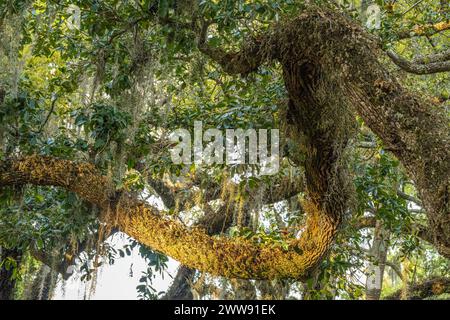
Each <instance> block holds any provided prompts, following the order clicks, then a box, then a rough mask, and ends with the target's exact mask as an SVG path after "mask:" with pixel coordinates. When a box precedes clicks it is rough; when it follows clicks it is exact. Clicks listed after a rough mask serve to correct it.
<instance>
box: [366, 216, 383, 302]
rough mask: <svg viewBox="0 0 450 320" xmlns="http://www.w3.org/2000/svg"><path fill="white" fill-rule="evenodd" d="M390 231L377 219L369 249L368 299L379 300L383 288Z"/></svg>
mask: <svg viewBox="0 0 450 320" xmlns="http://www.w3.org/2000/svg"><path fill="white" fill-rule="evenodd" d="M388 241H389V231H387V230H386V229H385V228H384V227H383V224H382V222H381V221H377V224H376V227H375V229H374V235H373V242H372V246H371V248H370V250H369V266H368V269H367V278H366V299H367V300H379V299H380V295H381V290H382V288H383V276H384V269H385V266H386V258H387V251H388Z"/></svg>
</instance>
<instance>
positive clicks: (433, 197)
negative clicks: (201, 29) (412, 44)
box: [206, 8, 450, 257]
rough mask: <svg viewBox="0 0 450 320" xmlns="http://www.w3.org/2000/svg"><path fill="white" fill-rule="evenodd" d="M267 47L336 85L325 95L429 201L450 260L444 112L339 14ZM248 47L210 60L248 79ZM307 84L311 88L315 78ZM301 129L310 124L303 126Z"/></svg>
mask: <svg viewBox="0 0 450 320" xmlns="http://www.w3.org/2000/svg"><path fill="white" fill-rule="evenodd" d="M324 37H326V40H325V38H324ZM263 39H264V40H263V41H262V40H261V41H259V42H257V43H255V45H254V46H253V48H254V47H255V46H256V47H258V48H259V49H258V50H256V52H257V53H258V55H259V56H261V55H262V52H266V51H270V52H271V53H270V54H267V56H269V57H270V58H273V59H275V60H277V61H279V62H280V63H281V64H282V66H283V69H284V70H285V71H287V72H291V71H292V70H294V69H295V68H301V67H302V66H305V65H306V63H309V65H310V66H312V67H313V68H322V71H323V73H324V74H323V76H322V78H325V77H327V78H328V79H330V82H329V85H328V89H327V90H329V92H332V94H329V95H328V99H330V100H332V99H336V96H341V97H342V99H341V101H340V103H343V104H344V105H347V106H348V110H346V111H343V112H349V111H350V110H352V109H353V110H355V111H356V112H357V113H358V114H359V115H360V116H361V118H362V119H363V120H364V121H365V123H366V125H367V126H368V127H369V128H370V129H371V130H372V131H373V132H374V133H375V134H377V135H378V136H379V137H380V138H381V139H382V140H383V142H384V145H385V146H386V148H388V149H389V150H391V151H392V152H393V153H394V155H395V156H396V157H397V158H398V159H399V160H400V161H401V162H402V163H403V165H404V166H405V167H406V169H407V171H408V173H409V174H410V176H411V177H412V178H413V180H414V182H415V183H416V186H417V188H418V192H419V195H420V198H421V200H422V201H423V204H424V209H425V211H426V213H427V216H428V222H429V230H430V231H431V232H432V234H433V235H432V238H433V239H432V240H433V241H432V242H433V244H434V245H435V246H436V248H437V249H438V251H439V252H440V253H441V254H443V255H444V256H447V257H450V214H449V212H450V208H449V206H450V194H449V193H450V190H449V188H450V187H449V184H450V181H449V180H450V179H449V177H450V130H449V128H448V116H447V114H446V113H445V110H443V109H439V108H436V107H435V105H434V104H433V103H432V101H431V100H430V99H427V98H424V97H418V96H417V95H415V94H413V93H411V92H409V91H408V90H406V89H405V88H404V87H403V86H402V85H401V84H400V83H399V82H398V80H397V79H396V78H395V77H394V76H392V75H390V74H389V73H388V72H387V70H386V68H385V67H384V66H383V65H382V64H381V63H380V62H379V58H380V57H381V56H382V51H381V45H380V43H379V42H378V41H376V40H374V39H373V37H371V36H370V35H368V34H367V32H366V31H364V30H363V29H362V28H361V27H360V26H358V25H356V24H355V23H354V22H352V21H350V20H348V19H347V18H346V17H344V16H342V15H341V14H339V13H336V12H333V11H331V10H326V9H319V8H312V9H310V10H308V11H306V12H304V13H302V14H301V15H299V16H298V17H296V18H294V19H292V20H290V21H286V22H284V23H280V24H278V25H276V26H274V28H273V30H272V32H271V33H270V34H269V35H266V36H265V37H264V38H263ZM248 47H250V48H252V46H250V45H249V44H246V47H245V48H243V50H242V51H241V52H239V53H234V54H229V55H226V54H223V53H222V54H221V55H220V56H219V59H217V58H218V57H217V56H215V55H213V54H209V56H210V57H211V58H212V59H214V60H215V61H217V62H219V63H220V64H221V65H222V66H225V68H224V70H225V71H227V68H226V66H227V65H229V64H230V63H232V62H234V63H235V64H239V62H240V61H243V62H244V63H243V66H242V67H243V69H245V71H249V70H252V69H254V68H255V67H256V66H255V64H254V63H252V64H248V63H246V61H247V60H245V59H244V58H243V57H246V56H247V53H248V50H247V49H246V48H248ZM206 53H207V54H208V52H206ZM258 61H260V62H263V61H264V59H262V58H260V59H259V60H258ZM249 66H251V68H248V67H249ZM244 67H245V68H244ZM443 69H447V67H445V68H443ZM237 70H239V68H236V69H235V70H233V71H237ZM303 71H306V70H303ZM306 81H307V83H308V84H309V83H311V82H312V81H313V78H310V79H309V80H306ZM289 82H293V83H295V82H297V83H301V82H302V78H301V77H299V76H298V74H297V75H294V77H293V78H292V79H290V78H289V77H285V84H286V88H287V90H288V92H289V96H290V97H291V100H293V99H292V96H295V95H298V94H300V95H301V96H302V97H304V96H305V93H304V92H302V90H301V88H299V87H298V86H297V87H296V86H292V85H290V83H289ZM323 99H326V97H325V96H324V97H322V100H323ZM305 110H307V108H306V109H305ZM329 112H331V111H329ZM307 116H308V113H307V112H302V113H299V114H295V115H294V116H293V117H294V118H296V119H301V118H302V117H307ZM309 121H314V118H313V117H310V119H309ZM303 124H305V121H302V122H301V123H299V125H303ZM299 129H300V130H301V129H302V128H301V127H299ZM318 150H320V149H318ZM306 171H308V170H306Z"/></svg>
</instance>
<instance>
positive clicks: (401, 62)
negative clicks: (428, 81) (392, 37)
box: [387, 50, 450, 74]
mask: <svg viewBox="0 0 450 320" xmlns="http://www.w3.org/2000/svg"><path fill="white" fill-rule="evenodd" d="M387 55H388V56H389V58H391V60H392V61H393V62H394V63H395V64H396V65H397V66H399V67H400V68H401V69H403V70H405V71H406V72H409V73H414V74H432V73H439V72H446V71H450V61H439V62H429V63H426V64H421V63H417V62H416V61H412V62H410V61H408V60H406V59H405V58H403V57H401V56H399V55H398V54H397V53H395V52H394V51H392V50H388V51H387Z"/></svg>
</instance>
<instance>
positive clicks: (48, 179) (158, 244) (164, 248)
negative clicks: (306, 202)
mask: <svg viewBox="0 0 450 320" xmlns="http://www.w3.org/2000/svg"><path fill="white" fill-rule="evenodd" d="M26 183H29V184H35V185H46V186H49V185H52V186H59V187H63V188H66V189H67V190H70V191H72V192H75V193H77V194H78V195H79V196H80V197H81V198H83V199H84V200H86V201H89V202H91V203H94V204H96V205H98V206H99V207H101V208H102V209H103V210H102V212H104V211H107V212H108V211H109V214H106V215H104V216H102V217H100V218H101V219H102V221H103V222H105V223H107V224H109V225H110V226H116V225H117V226H118V227H119V229H120V230H121V231H123V232H125V233H126V234H128V235H129V236H131V237H133V238H135V239H136V240H137V241H139V242H140V243H142V244H144V245H147V246H149V247H151V248H153V249H155V250H159V251H161V252H163V253H165V254H167V255H169V256H171V257H173V258H174V259H176V260H178V261H180V262H181V263H182V264H184V265H187V266H189V267H193V268H195V269H199V270H202V271H205V272H209V273H211V274H213V275H222V276H226V277H230V278H233V277H234V278H247V279H266V278H302V277H305V276H307V274H308V272H309V271H310V270H311V269H312V268H314V267H315V266H316V264H317V262H318V261H320V258H321V257H322V254H324V252H326V251H327V250H328V246H329V245H330V243H331V241H332V237H331V236H332V235H333V234H334V233H335V231H336V230H335V223H334V222H333V221H332V220H331V219H330V218H328V219H327V218H326V217H320V216H318V215H317V213H316V214H314V212H312V214H313V215H312V216H311V218H310V220H309V230H308V227H307V230H306V231H304V232H303V234H302V237H301V238H300V239H299V240H296V239H294V240H291V241H290V242H289V246H290V249H289V250H285V249H283V248H282V247H281V246H273V245H264V244H255V243H253V242H251V241H248V240H243V239H240V238H232V239H230V238H225V237H218V238H216V237H211V236H209V235H207V234H206V233H205V231H204V229H201V228H198V227H197V228H192V229H187V228H186V227H185V226H184V225H182V224H180V223H179V222H177V221H173V220H171V219H169V218H167V217H165V216H164V215H163V214H162V213H161V212H158V211H157V210H156V209H155V208H153V207H151V206H149V205H147V204H145V203H142V202H140V201H139V200H137V199H135V198H134V197H133V196H131V195H130V194H127V193H126V192H119V193H116V192H115V191H114V188H113V187H112V183H111V182H110V181H109V179H108V178H106V177H105V176H102V175H101V174H99V172H98V171H97V170H95V168H94V167H93V166H92V165H90V164H86V163H77V162H73V161H68V160H60V159H56V158H49V157H41V156H29V157H24V158H22V159H17V160H12V159H9V160H5V161H2V162H0V186H7V185H16V184H26ZM313 206H314V204H310V207H311V208H314V207H313ZM311 229H312V230H311Z"/></svg>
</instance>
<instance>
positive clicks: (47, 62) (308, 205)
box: [0, 1, 450, 299]
mask: <svg viewBox="0 0 450 320" xmlns="http://www.w3.org/2000/svg"><path fill="white" fill-rule="evenodd" d="M363 2H364V1H363ZM69 4H71V2H70V1H57V2H42V1H10V2H7V3H6V4H5V5H2V6H1V14H2V15H1V20H0V21H1V22H0V23H1V27H2V39H7V38H8V37H9V40H7V41H5V42H3V41H2V45H3V47H2V52H3V56H2V65H3V67H2V68H4V69H5V70H4V79H3V78H1V80H2V82H0V86H1V87H0V93H1V94H0V99H1V100H0V102H1V103H2V110H1V114H0V115H1V119H2V125H1V127H0V139H1V141H2V149H3V150H2V158H1V161H0V184H1V187H2V200H1V201H2V202H1V203H2V212H3V214H2V218H1V219H2V220H1V221H2V222H1V224H0V226H1V227H2V232H1V233H0V245H1V246H2V247H5V248H13V249H17V248H20V250H24V251H26V252H29V253H31V255H32V256H34V257H35V258H36V259H38V260H40V261H42V262H44V263H46V264H48V265H49V266H50V267H51V268H52V269H54V270H56V271H57V272H60V273H62V274H65V272H66V271H67V270H66V269H67V267H68V266H69V265H70V264H72V263H73V262H74V259H75V257H76V256H78V255H79V254H80V253H81V252H83V251H85V250H88V249H93V250H94V251H96V252H97V254H101V253H102V252H103V251H105V250H107V248H106V247H105V246H104V245H103V244H102V241H103V240H104V239H106V238H107V236H109V235H110V234H112V233H115V232H117V231H121V232H123V233H125V234H127V235H129V236H130V237H132V238H133V239H135V240H136V241H137V242H138V243H140V244H142V245H145V246H147V247H148V248H151V249H152V250H156V251H158V252H160V253H162V254H164V255H167V256H170V257H172V258H174V259H175V260H177V261H179V262H180V263H182V264H183V265H184V267H182V269H180V270H179V274H180V277H178V276H177V277H176V279H177V280H176V281H175V284H176V285H175V287H173V290H172V291H177V289H178V290H180V288H184V289H182V290H181V291H184V292H182V293H180V292H179V294H182V295H184V296H185V295H186V290H187V288H189V287H190V285H188V284H187V282H186V278H190V279H191V280H192V279H193V277H194V276H195V271H194V270H199V271H201V272H205V273H207V274H209V275H213V276H223V277H226V278H229V279H240V280H233V281H232V282H231V284H232V286H233V287H234V288H235V291H236V292H239V291H242V290H246V289H245V288H244V287H245V286H246V285H248V282H242V281H243V279H253V280H257V282H256V283H257V286H260V291H263V290H261V289H263V288H264V286H266V285H267V283H265V282H264V281H265V280H276V281H288V280H289V279H292V280H295V281H302V282H304V283H306V286H309V287H310V289H311V290H312V291H311V292H317V291H319V290H320V287H321V286H323V285H326V282H327V281H326V280H330V278H329V276H330V274H328V276H326V275H327V271H326V270H325V271H324V269H323V263H324V262H325V261H331V260H330V257H336V256H337V252H338V251H339V250H338V249H337V248H336V246H334V245H335V243H336V241H338V242H339V243H340V244H345V245H349V246H350V244H349V243H350V242H351V241H349V240H348V239H349V238H352V237H354V236H355V234H357V235H361V233H360V230H365V229H368V228H375V236H374V237H375V239H374V240H373V245H372V247H371V250H370V252H369V254H368V256H369V260H370V259H372V260H373V259H376V260H378V261H375V262H374V261H372V263H373V265H372V267H371V268H372V269H373V272H374V274H375V275H376V276H378V277H381V278H380V279H378V280H377V281H378V282H381V283H382V281H383V273H384V265H385V264H386V263H387V252H386V250H385V246H384V244H383V241H384V240H386V239H380V234H383V235H387V234H389V232H391V231H392V232H394V234H395V236H396V237H406V238H407V235H408V234H413V235H415V236H417V237H418V238H420V239H422V240H425V241H426V242H428V243H429V244H431V245H432V246H433V247H434V248H435V250H436V251H437V252H438V253H439V254H440V255H442V256H443V257H445V258H449V256H450V224H449V201H450V200H449V177H450V175H449V170H450V168H449V166H450V151H449V150H450V145H449V144H450V131H449V127H448V111H447V110H446V100H447V99H448V91H445V90H448V73H446V72H448V71H449V70H450V60H449V58H450V56H449V54H448V50H449V48H448V44H446V43H445V42H444V40H442V39H445V32H446V30H448V29H449V28H450V26H449V23H448V10H447V9H448V8H447V7H446V6H445V4H444V5H442V4H441V3H440V2H438V1H436V3H433V5H432V6H431V7H430V8H429V10H430V11H433V12H435V13H436V14H435V16H436V17H437V18H436V19H435V20H432V21H422V20H427V15H426V14H422V15H421V17H422V16H423V17H422V18H420V19H418V20H419V21H412V22H411V21H409V20H408V19H411V16H414V14H415V15H417V12H416V13H414V12H415V10H416V9H415V8H411V6H408V3H407V2H405V3H402V4H396V6H394V7H392V8H391V7H389V6H388V5H390V4H389V3H388V2H386V8H385V11H383V16H382V17H380V19H382V21H383V23H384V25H383V27H380V29H375V30H372V31H371V32H370V31H369V30H367V29H366V28H365V26H364V25H363V24H362V23H361V21H360V20H359V15H358V14H355V10H354V7H352V6H350V7H349V6H346V4H345V2H344V3H343V4H338V3H335V2H334V1H317V3H313V2H312V1H304V2H303V1H300V2H297V1H280V2H277V1H268V2H266V1H262V2H247V1H230V2H224V3H222V2H215V1H201V2H199V3H197V2H195V1H155V2H153V1H136V2H134V3H122V2H120V1H106V2H96V1H77V2H75V4H76V6H77V7H76V8H73V7H70V6H69ZM365 5H367V2H364V3H363V4H362V6H363V7H364V6H365ZM69 9H70V10H69ZM73 10H75V11H76V12H78V13H76V14H75V13H73ZM77 10H78V11H77ZM411 11H413V12H411ZM399 12H403V14H399ZM77 17H79V18H80V21H79V25H77V23H78V22H77ZM69 19H73V21H72V20H71V23H67V21H68V20H69ZM421 19H422V20H421ZM413 22H417V23H413ZM17 23H19V24H21V29H16V28H14V26H15V24H17ZM399 25H401V26H399ZM432 37H434V38H432ZM417 38H419V39H421V40H415V39H417ZM422 38H424V39H425V40H423V39H422ZM398 41H419V44H418V45H422V47H423V48H422V47H421V49H423V50H428V48H427V46H426V45H423V44H422V42H420V41H424V42H425V41H430V42H431V47H432V50H433V52H432V53H429V54H425V53H422V54H421V55H419V56H416V57H414V58H411V59H409V58H405V57H403V56H402V55H400V54H399V53H398V52H397V51H398V50H399V49H402V46H404V45H403V44H402V43H401V42H400V44H398V43H397V42H398ZM43 65H44V67H43ZM394 66H396V67H397V68H400V70H396V69H395V68H394ZM403 72H406V73H412V74H420V75H423V74H433V75H435V76H436V78H433V79H435V80H433V81H439V83H440V84H439V85H438V86H437V87H442V88H443V90H442V92H439V94H440V96H438V94H436V92H434V93H433V95H434V97H432V96H428V95H427V94H426V93H424V92H420V93H417V92H413V89H412V87H414V86H415V87H420V86H424V84H423V83H427V79H428V78H427V79H425V80H423V82H421V80H413V79H411V78H409V76H408V77H407V78H406V81H400V79H399V78H400V77H399V74H402V73H403ZM408 81H409V82H413V86H411V85H410V84H409V83H408ZM414 81H417V82H414ZM219 88H220V89H219ZM218 91H220V92H218ZM435 91H436V89H435ZM446 95H447V96H446ZM193 120H203V121H204V122H205V123H207V125H208V126H211V127H215V126H222V127H224V128H229V127H252V126H254V127H260V128H267V127H275V126H280V127H281V128H282V131H283V134H284V136H283V159H282V172H281V173H280V174H278V175H276V176H274V177H266V178H261V177H258V176H257V175H250V176H249V175H246V174H245V173H246V172H252V170H253V172H254V173H255V172H256V171H255V168H252V167H250V166H244V167H239V166H238V167H235V168H232V170H233V171H232V173H229V172H228V170H229V168H227V167H223V166H219V165H218V166H212V167H209V168H201V167H195V166H192V167H191V168H186V167H184V168H183V167H180V166H177V165H174V164H172V163H171V162H170V159H169V158H168V156H167V151H168V149H169V147H170V143H169V142H168V137H167V135H168V132H170V130H171V129H174V128H177V127H185V128H190V127H192V123H193ZM377 139H379V140H377ZM360 149H368V150H371V151H373V152H374V153H377V154H378V158H379V159H378V160H379V161H380V163H381V164H377V163H375V164H370V165H373V167H371V168H372V169H373V170H372V171H370V170H371V168H367V167H364V166H363V167H361V166H358V163H359V164H360V163H361V162H362V160H361V158H362V157H361V150H360ZM385 151H387V152H389V153H390V154H392V156H393V157H395V158H396V159H398V161H399V162H400V163H401V165H402V168H404V172H405V174H404V173H403V169H402V168H397V169H395V176H396V177H397V178H398V179H394V178H392V179H391V178H389V179H391V180H390V181H391V182H392V185H389V186H388V187H387V188H386V189H387V190H389V191H387V194H386V195H383V194H381V193H375V192H374V189H377V190H382V188H380V185H382V184H383V183H384V182H385V181H386V173H385V171H383V170H391V169H392V167H398V163H395V161H396V160H387V159H389V158H387V157H388V156H386V155H385V154H384V152H385ZM371 161H372V160H370V159H369V160H368V161H367V160H366V162H369V163H371ZM370 165H369V166H370ZM378 166H380V167H382V168H383V169H380V170H381V172H383V173H382V174H378V173H376V170H378V169H376V168H379V167H378ZM386 168H387V169H386ZM365 170H369V172H370V174H368V175H366V176H365V177H366V178H367V180H363V181H358V177H359V176H364V174H361V171H363V172H364V171H365ZM358 171H359V172H358ZM234 174H239V175H241V182H239V183H236V182H235V181H233V176H234ZM354 177H356V190H355V181H354V180H355V179H354ZM374 177H378V180H376V181H377V182H376V183H374V184H370V183H369V182H370V181H371V180H370V179H372V178H374ZM394 180H395V181H394ZM368 181H369V182H368ZM407 184H409V185H412V186H413V187H414V188H413V189H411V188H410V190H416V191H415V192H416V193H417V198H418V199H416V197H414V196H413V195H412V194H411V192H405V186H406V185H407ZM30 185H33V186H38V187H39V189H33V188H30V187H29V186H30ZM54 187H57V188H54ZM383 190H385V189H383ZM148 192H150V193H154V194H155V195H157V196H158V197H159V198H160V199H161V200H162V202H163V203H164V207H165V209H160V208H159V209H158V208H157V207H156V206H155V205H154V204H152V203H150V202H148V201H146V199H144V198H143V197H144V195H145V194H146V193H148ZM355 194H356V195H357V196H355ZM364 195H366V197H364ZM355 198H358V199H355ZM399 199H402V200H401V201H402V202H401V201H400V200H399ZM286 200H289V201H288V203H289V206H288V207H290V205H291V204H292V203H295V208H297V209H296V210H295V212H297V213H298V216H299V217H297V218H298V219H297V220H296V221H295V222H293V223H288V224H285V223H284V222H283V221H282V220H283V219H282V218H280V216H279V215H278V214H277V213H276V212H275V213H274V217H273V219H274V220H275V222H276V223H275V225H276V227H275V232H274V233H272V234H269V235H267V233H264V232H262V233H261V232H259V231H258V230H259V224H258V221H257V220H258V219H257V218H258V216H259V214H260V213H261V212H263V211H264V210H263V208H267V206H269V207H270V206H271V205H273V204H274V203H279V202H280V201H286ZM358 200H360V201H358ZM395 201H397V202H395ZM393 202H395V203H397V207H396V208H392V203H393ZM409 203H416V204H417V205H419V207H420V210H421V212H419V213H418V215H416V216H414V218H412V214H413V213H412V212H410V210H408V209H409V208H408V204H409ZM74 204H76V205H74ZM193 207H196V208H197V209H198V208H199V209H200V211H201V212H202V213H203V216H202V217H200V218H199V219H198V221H196V222H195V223H194V225H193V226H188V225H187V224H186V222H184V221H180V220H179V219H178V218H177V217H178V215H179V214H180V213H186V212H191V213H192V212H193V211H192V208H193ZM194 211H195V210H194ZM274 211H276V210H274ZM288 211H290V210H289V209H288ZM20 212H26V213H27V214H26V216H25V217H24V216H20ZM290 212H291V216H293V217H295V215H293V214H292V212H294V211H290ZM386 212H389V213H392V214H391V215H390V216H388V215H387V214H386ZM366 213H370V214H371V215H370V216H367V214H366ZM42 216H43V217H44V219H41V220H37V222H36V220H35V219H36V217H39V218H40V217H42ZM11 217H13V218H11ZM422 217H426V220H424V221H422ZM44 220H45V221H44ZM410 220H413V221H410ZM36 225H37V226H38V227H37V228H36ZM62 225H64V227H61V226H62ZM39 226H42V227H41V228H43V229H44V230H45V234H44V233H40V231H39V230H41V231H42V230H43V229H39ZM230 228H231V230H238V232H237V234H236V235H234V236H229V235H227V234H226V231H227V230H228V229H230ZM386 229H388V230H390V231H386ZM391 229H392V230H391ZM349 234H352V235H349ZM383 237H384V236H383ZM383 237H382V238H383ZM68 238H69V241H67V239H68ZM92 238H96V241H94V242H95V243H94V242H92ZM90 242H91V243H90ZM383 248H384V249H383ZM8 250H9V249H8ZM383 250H384V251H383ZM380 259H381V260H382V261H381V269H380V268H379V266H380ZM371 268H369V269H371ZM329 270H331V269H329ZM329 270H328V271H329ZM324 277H325V278H324ZM327 277H328V278H327ZM371 277H372V274H369V275H368V280H367V281H371ZM311 280H313V281H312V282H311ZM331 280H333V281H336V282H337V281H338V279H337V278H333V279H331ZM283 288H284V287H283V284H282V282H279V286H278V289H279V290H278V291H279V292H282V291H283ZM252 290H253V293H251V291H252ZM305 290H306V289H305ZM269 291H272V293H273V292H275V291H277V290H276V289H275V286H272V287H271V288H270V290H269ZM285 291H286V290H285ZM369 291H370V290H368V291H367V297H370V296H371V295H372V293H370V292H369ZM375 291H376V293H375V294H374V296H375V298H376V299H378V298H379V297H380V293H381V286H378V287H377V288H375ZM254 292H256V291H255V290H254V287H253V286H250V293H249V294H250V296H252V295H253V294H254ZM169 293H170V292H169ZM169 293H168V295H169ZM311 294H313V293H311ZM282 295H283V294H282ZM286 295H287V293H286V292H285V293H284V297H285V298H286V297H287V296H286ZM174 296H176V294H175V293H174Z"/></svg>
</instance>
